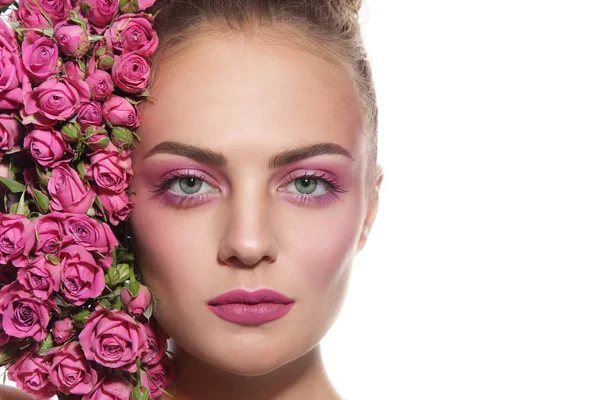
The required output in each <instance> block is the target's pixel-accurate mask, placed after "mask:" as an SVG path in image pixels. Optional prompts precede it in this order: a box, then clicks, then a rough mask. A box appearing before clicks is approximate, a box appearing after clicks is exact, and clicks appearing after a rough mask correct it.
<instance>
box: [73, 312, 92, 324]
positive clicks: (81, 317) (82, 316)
mask: <svg viewBox="0 0 600 400" xmlns="http://www.w3.org/2000/svg"><path fill="white" fill-rule="evenodd" d="M90 314H91V312H90V311H89V310H81V311H79V312H78V313H77V314H75V315H73V317H72V319H73V321H77V322H80V323H82V324H85V323H86V322H87V320H88V318H89V317H90Z"/></svg>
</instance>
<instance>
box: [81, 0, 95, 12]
mask: <svg viewBox="0 0 600 400" xmlns="http://www.w3.org/2000/svg"><path fill="white" fill-rule="evenodd" d="M91 8H92V5H91V4H90V3H88V2H87V1H84V2H83V3H81V12H82V14H83V15H86V14H87V13H88V12H89V11H90V9H91Z"/></svg>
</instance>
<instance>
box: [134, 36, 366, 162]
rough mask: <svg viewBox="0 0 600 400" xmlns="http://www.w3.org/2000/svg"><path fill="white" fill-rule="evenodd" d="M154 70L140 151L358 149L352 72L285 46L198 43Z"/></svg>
mask: <svg viewBox="0 0 600 400" xmlns="http://www.w3.org/2000/svg"><path fill="white" fill-rule="evenodd" d="M157 67H158V68H157V69H156V71H155V75H154V79H153V84H152V86H151V88H150V92H151V95H152V97H153V98H155V99H156V100H154V101H151V102H147V103H146V104H145V105H144V110H143V116H142V126H141V127H140V129H139V131H140V135H141V136H142V143H141V146H138V148H139V147H142V148H145V149H150V148H151V147H152V146H154V145H156V144H157V143H159V142H161V141H164V140H175V141H181V142H184V143H188V144H192V145H202V146H209V147H211V148H214V149H219V150H220V151H223V152H228V150H234V148H233V147H232V145H234V144H235V145H237V148H238V150H244V149H245V150H248V151H251V150H252V149H253V148H254V147H256V148H257V149H258V147H257V146H260V147H261V148H263V149H264V148H265V146H267V148H268V146H270V147H272V149H273V151H276V150H280V149H287V148H289V147H290V146H297V145H304V144H310V143H317V142H324V141H327V142H334V143H338V144H340V145H343V146H344V147H346V148H348V150H350V151H351V152H352V153H355V152H358V149H359V148H360V147H361V146H362V142H363V141H362V137H363V136H364V135H363V133H362V130H363V126H362V124H363V121H362V114H361V111H360V106H359V104H360V102H359V99H358V95H357V92H356V89H355V86H354V84H353V81H352V77H351V75H350V73H349V70H347V69H346V68H345V67H343V66H341V65H336V64H334V63H332V62H331V61H327V60H325V59H323V58H322V57H319V56H318V54H315V52H314V51H308V50H306V49H305V48H302V47H300V46H297V45H292V44H290V43H289V41H286V40H283V39H282V40H279V41H277V40H272V39H270V40H260V38H257V37H252V38H251V37H248V36H247V35H243V34H223V35H214V34H213V35H207V36H199V37H198V38H197V39H193V40H192V41H190V42H189V43H188V44H187V45H186V47H185V48H183V49H181V50H180V51H178V52H176V53H174V54H171V55H170V54H169V53H167V54H166V55H165V57H163V58H161V59H160V60H159V65H157ZM263 151H264V150H263ZM356 155H358V154H356Z"/></svg>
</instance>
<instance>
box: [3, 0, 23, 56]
mask: <svg viewBox="0 0 600 400" xmlns="http://www.w3.org/2000/svg"><path fill="white" fill-rule="evenodd" d="M6 1H10V4H12V3H13V1H11V0H6ZM18 46H19V43H18V42H17V37H16V36H15V31H14V30H13V29H12V28H11V27H10V26H8V24H7V22H6V20H5V19H2V20H1V21H0V47H4V48H6V49H9V50H12V51H18Z"/></svg>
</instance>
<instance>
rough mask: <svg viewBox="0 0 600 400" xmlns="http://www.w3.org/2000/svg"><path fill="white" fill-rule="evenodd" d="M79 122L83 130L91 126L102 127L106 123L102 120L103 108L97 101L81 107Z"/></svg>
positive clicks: (78, 116) (88, 102) (83, 104)
mask: <svg viewBox="0 0 600 400" xmlns="http://www.w3.org/2000/svg"><path fill="white" fill-rule="evenodd" d="M77 122H79V126H81V129H83V130H85V129H87V128H88V127H89V126H100V125H102V123H103V122H104V119H103V118H102V106H101V105H100V103H98V102H97V101H87V102H85V103H82V104H81V106H80V107H79V113H78V115H77Z"/></svg>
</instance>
